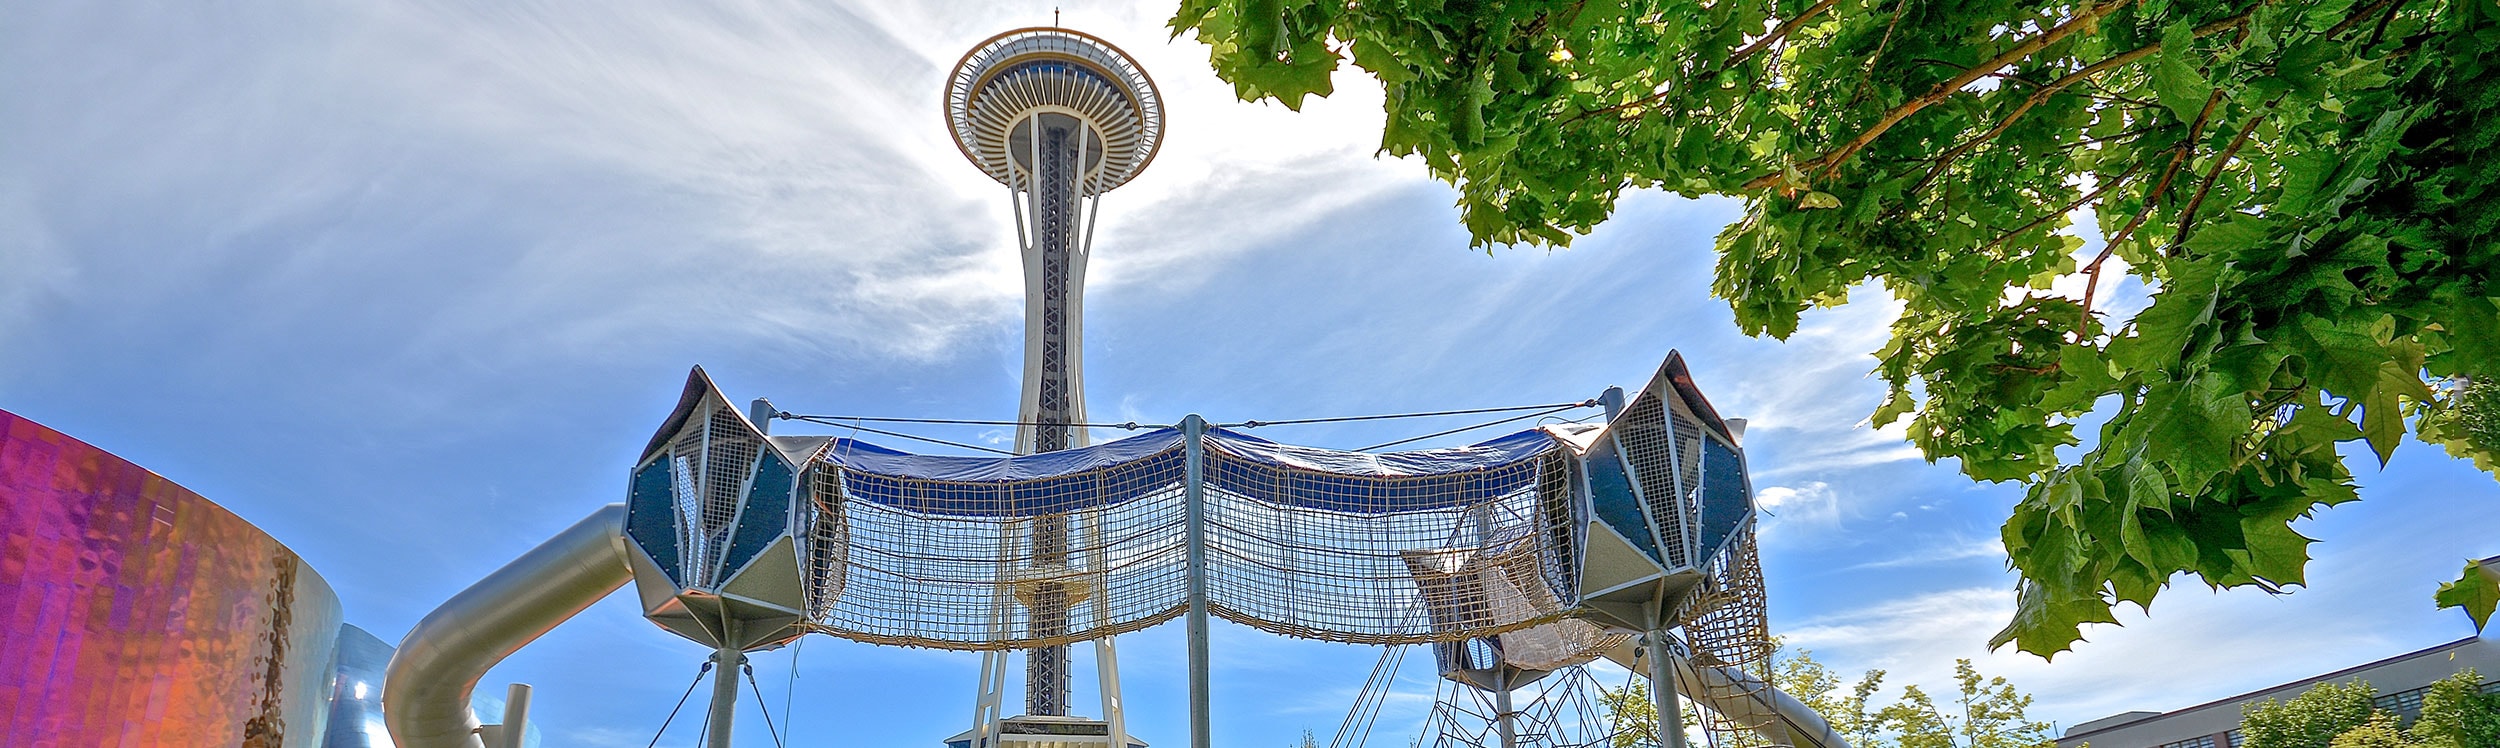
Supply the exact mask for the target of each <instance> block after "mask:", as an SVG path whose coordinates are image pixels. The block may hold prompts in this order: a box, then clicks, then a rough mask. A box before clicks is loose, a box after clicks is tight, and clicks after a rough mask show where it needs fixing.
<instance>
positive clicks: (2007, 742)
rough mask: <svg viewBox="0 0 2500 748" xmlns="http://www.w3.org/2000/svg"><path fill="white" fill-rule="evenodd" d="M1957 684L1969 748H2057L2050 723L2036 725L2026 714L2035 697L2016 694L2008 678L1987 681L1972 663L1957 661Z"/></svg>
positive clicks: (1962, 731) (1965, 739)
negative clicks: (2055, 747)
mask: <svg viewBox="0 0 2500 748" xmlns="http://www.w3.org/2000/svg"><path fill="white" fill-rule="evenodd" d="M1953 680H1954V683H1955V684H1956V685H1959V686H1960V687H1961V691H1962V694H1961V696H1962V698H1961V702H1962V730H1961V733H1962V738H1963V740H1964V741H1965V742H1964V743H1963V745H1964V746H1967V748H2032V747H2033V746H2042V745H2054V744H2056V742H2057V740H2056V737H2055V736H2052V735H2050V734H2049V723H2047V722H2035V721H2032V720H2031V719H2030V718H2029V717H2028V716H2026V715H2025V714H2024V712H2026V711H2028V710H2029V709H2030V708H2031V696H2030V695H2029V694H2025V693H2023V692H2021V691H2017V690H2014V684H2012V683H2008V682H2006V680H2005V677H2004V676H1996V677H1992V678H1985V679H1983V678H1982V677H1981V676H1980V675H1979V670H1978V669H1977V668H1973V667H1971V664H1970V661H1969V660H1954V661H1953Z"/></svg>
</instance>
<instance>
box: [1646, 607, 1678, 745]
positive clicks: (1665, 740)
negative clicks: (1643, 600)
mask: <svg viewBox="0 0 2500 748" xmlns="http://www.w3.org/2000/svg"><path fill="white" fill-rule="evenodd" d="M1648 639H1649V641H1648V642H1647V645H1648V648H1649V690H1650V693H1651V694H1652V695H1654V696H1655V697H1656V698H1657V701H1658V745H1659V746H1660V747H1661V748H1684V700H1683V699H1682V698H1679V697H1678V696H1677V695H1676V692H1675V663H1674V662H1673V661H1670V660H1668V659H1667V658H1669V657H1674V656H1675V655H1673V654H1670V653H1669V649H1668V647H1667V630H1666V629H1651V630H1650V632H1649V635H1648Z"/></svg>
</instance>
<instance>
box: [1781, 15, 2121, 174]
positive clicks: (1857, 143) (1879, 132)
mask: <svg viewBox="0 0 2500 748" xmlns="http://www.w3.org/2000/svg"><path fill="white" fill-rule="evenodd" d="M2130 1H2131V0H2112V1H2111V2H2108V3H2105V4H2101V5H2086V6H2084V7H2083V8H2081V9H2079V10H2077V11H2076V12H2075V15H2074V16H2073V17H2072V18H2068V19H2066V22H2065V23H2061V24H2058V25H2057V26H2056V27H2055V28H2052V29H2049V30H2047V31H2044V32H2041V33H2038V34H2034V35H2032V36H2031V37H2030V38H2028V39H2024V40H2023V41H2022V43H2020V44H2016V45H2014V47H2013V48H2012V49H2008V50H2006V51H2005V52H2004V53H2003V54H1999V55H1997V56H1995V57H1992V58H1989V60H1988V61H1987V62H1983V63H1980V64H1978V65H1976V66H1973V67H1971V68H1970V69H1968V70H1964V71H1962V73H1961V74H1960V75H1956V76H1953V77H1952V78H1951V79H1948V80H1946V81H1945V82H1943V83H1938V84H1936V87H1935V88H1933V89H1930V90H1929V91H1928V92H1927V93H1926V94H1925V95H1922V96H1920V97H1918V98H1915V99H1911V100H1909V101H1908V102H1904V103H1903V104H1901V105H1900V106H1897V107H1893V108H1892V111H1889V112H1885V113H1884V116H1883V117H1881V118H1879V119H1877V120H1876V121H1875V125H1874V126H1872V127H1868V128H1867V129H1866V131H1865V132H1861V133H1858V136H1857V137H1855V138H1851V139H1849V142H1846V143H1843V144H1841V146H1840V147H1839V148H1835V149H1832V150H1831V151H1830V152H1828V153H1825V154H1823V155H1821V156H1817V157H1815V158H1813V159H1811V160H1808V161H1807V162H1806V163H1804V164H1800V165H1799V166H1801V167H1804V168H1808V169H1811V168H1823V169H1825V171H1826V173H1827V174H1828V173H1831V172H1835V171H1838V169H1839V166H1840V164H1842V163H1845V162H1847V161H1848V160H1849V157H1850V156H1854V155H1857V152H1858V150H1859V149H1862V148H1865V147H1866V146H1867V144H1869V143H1873V142H1875V139H1876V138H1878V137H1881V136H1883V134H1884V132H1885V131H1887V130H1891V129H1892V126H1893V125H1897V124H1900V123H1901V121H1902V120H1905V119H1908V118H1909V117H1910V115H1912V114H1917V113H1918V112H1919V110H1922V109H1926V108H1927V107H1929V106H1933V105H1935V104H1937V103H1939V102H1942V101H1944V100H1945V99H1947V98H1949V97H1951V96H1952V95H1953V93H1954V92H1955V91H1960V90H1962V87H1963V86H1967V85H1970V84H1971V82H1973V81H1977V80H1979V79H1980V78H1982V77H1984V76H1986V75H1988V74H1989V73H1993V72H1996V71H1998V70H2003V69H2005V68H2006V66H2009V65H2012V64H2014V63H2017V62H2021V61H2022V60H2023V58H2026V57H2030V56H2031V55H2032V54H2033V53H2035V52H2038V51H2040V50H2042V49H2046V48H2048V46H2049V45H2051V44H2056V43H2058V42H2060V41H2064V40H2065V39H2066V37H2069V36H2073V35H2075V34H2076V33H2077V32H2080V31H2083V30H2084V29H2086V28H2090V27H2094V26H2097V25H2098V24H2099V23H2100V20H2101V18H2102V17H2103V16H2107V15H2109V14H2110V13H2113V12H2116V11H2117V10H2118V9H2119V8H2122V7H2125V6H2126V5H2127V3H2128V2H2130ZM1801 170H1802V169H1801ZM1781 178H1783V174H1782V173H1777V172H1775V173H1772V174H1766V175H1763V176H1760V177H1756V178H1754V180H1753V181H1750V182H1746V183H1745V189H1749V190H1752V189H1761V188H1763V187H1768V186H1770V185H1772V184H1773V183H1776V182H1777V181H1778V180H1780V179H1781Z"/></svg>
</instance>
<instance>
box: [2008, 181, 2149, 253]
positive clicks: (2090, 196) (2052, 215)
mask: <svg viewBox="0 0 2500 748" xmlns="http://www.w3.org/2000/svg"><path fill="white" fill-rule="evenodd" d="M2142 168H2144V162H2142V161H2138V162H2136V163H2135V165H2134V166H2129V167H2127V170H2126V171H2124V172H2120V173H2119V174H2118V178H2117V179H2112V180H2109V183H2108V184H2104V185H2101V186H2099V187H2095V188H2093V189H2092V191H2091V192H2089V193H2086V194H2085V195H2084V196H2082V197H2078V198H2075V201H2074V202H2070V203H2067V204H2066V207H2063V208H2059V209H2057V210H2054V211H2050V212H2049V214H2048V215H2044V216H2041V217H2040V218H2039V219H2038V220H2035V221H2032V222H2030V223H2027V224H2023V227H2022V228H2018V229H2015V230H2012V231H2008V232H2005V233H2004V234H2003V235H2000V236H1998V237H1997V238H1996V239H1995V240H1993V241H1990V242H1988V244H1987V246H1984V247H1980V248H1979V251H1980V252H1982V253H1985V252H1987V251H1988V250H1991V249H1996V248H1997V246H1998V245H2001V244H2004V243H2006V242H2007V241H2010V240H2012V239H2013V238H2014V237H2017V236H2021V235H2023V232H2026V231H2030V230H2032V229H2036V228H2039V227H2041V226H2045V225H2048V223H2049V222H2050V221H2054V220H2057V218H2058V217H2059V216H2063V215H2066V214H2068V213H2073V212H2075V209H2076V208H2080V207H2083V204H2084V203H2088V202H2092V201H2093V200H2095V199H2098V198H2100V196H2101V194H2102V193H2106V192H2108V191H2110V190H2114V189H2117V188H2118V185H2121V184H2126V182H2127V180H2128V179H2130V178H2133V177H2134V176H2135V172H2136V170H2138V169H2142Z"/></svg>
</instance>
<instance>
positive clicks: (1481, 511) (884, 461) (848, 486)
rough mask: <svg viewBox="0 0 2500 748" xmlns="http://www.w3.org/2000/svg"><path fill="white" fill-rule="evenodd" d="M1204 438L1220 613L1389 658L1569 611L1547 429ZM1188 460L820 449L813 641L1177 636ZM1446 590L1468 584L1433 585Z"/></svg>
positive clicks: (1131, 452)
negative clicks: (1376, 444)
mask: <svg viewBox="0 0 2500 748" xmlns="http://www.w3.org/2000/svg"><path fill="white" fill-rule="evenodd" d="M1204 439H1205V441H1204V442H1203V443H1204V445H1205V447H1206V448H1205V450H1204V452H1203V454H1204V457H1203V466H1204V476H1205V479H1204V495H1205V499H1206V522H1207V538H1208V546H1207V564H1208V568H1207V589H1208V607H1209V610H1210V611H1211V612H1212V613H1214V614H1215V615H1219V616H1222V617H1223V618H1225V619H1227V620H1231V621H1234V622H1237V623H1241V624H1243V625H1247V626H1252V627H1255V628H1259V629H1262V630H1265V631H1270V632H1273V633H1277V634H1282V635H1286V636H1294V637H1301V638H1311V639H1323V640H1330V641H1341V642H1353V643H1368V644H1392V643H1417V642H1429V641H1453V640H1460V639H1465V638H1468V637H1475V636H1486V635H1493V634H1500V633H1503V632H1506V631H1515V630H1520V629H1525V628H1528V627H1531V626H1535V625H1537V624H1539V623H1543V622H1547V621H1552V620H1556V619H1558V618H1560V617H1562V615H1563V614H1564V613H1565V612H1566V610H1567V606H1568V603H1569V602H1570V601H1569V600H1568V593H1567V592H1559V591H1558V590H1557V588H1556V587H1555V586H1554V584H1553V580H1552V579H1551V577H1552V574H1551V572H1552V571H1553V570H1555V569H1557V568H1559V567H1560V566H1561V564H1560V563H1559V561H1558V557H1559V555H1560V553H1559V551H1558V549H1557V548H1554V547H1552V544H1551V543H1550V542H1548V540H1549V539H1550V538H1553V537H1555V535H1554V534H1553V533H1550V532H1541V531H1540V530H1541V529H1542V528H1546V527H1547V526H1548V525H1552V524H1555V523H1557V522H1563V521H1565V520H1563V519H1561V518H1558V517H1555V516H1552V513H1551V511H1549V510H1548V509H1546V508H1545V507H1543V506H1541V504H1540V502H1539V501H1538V491H1537V483H1538V481H1537V478H1538V474H1539V470H1540V458H1544V457H1546V456H1548V454H1549V453H1551V452H1553V451H1554V449H1555V448H1554V443H1553V440H1552V439H1551V438H1550V437H1548V436H1546V435H1545V434H1544V433H1542V432H1538V431H1527V432H1521V433H1519V434H1513V435H1511V436H1507V437H1503V438H1501V439H1496V440H1493V441H1490V442H1485V443H1483V444H1478V445H1474V446H1469V447H1459V448H1454V449H1441V450H1421V451H1414V452H1399V453H1388V454H1378V455H1374V454H1364V453H1356V452H1343V451H1338V450H1325V449H1316V448H1310V447H1298V446H1291V445H1284V444H1278V443H1275V442H1269V441H1266V440H1262V439H1257V438H1255V437H1249V436H1245V435H1242V434H1238V433H1234V432H1230V431H1225V430H1222V429H1215V430H1211V431H1210V432H1208V433H1207V435H1206V436H1205V437H1204ZM1185 450H1186V444H1185V438H1184V436H1183V435H1182V434H1181V433H1180V432H1179V431H1176V430H1171V429H1163V430H1158V431H1155V432H1151V433H1148V434H1144V435H1141V436H1137V437H1132V438H1130V439H1124V440H1121V441H1117V442H1112V443H1110V444H1105V445H1101V446H1097V447H1089V448H1086V449H1079V450H1068V451H1063V452H1053V453H1047V454H1043V455H1031V456H1022V457H1009V458H972V457H940V456H927V455H909V454H905V453H901V452H896V451H893V450H888V449H884V448H881V447H877V446H874V445H870V444H867V443H864V442H858V441H855V440H849V439H832V440H827V441H825V442H824V444H823V446H822V447H820V448H819V449H818V451H817V452H816V453H815V455H814V456H813V458H812V465H811V468H810V470H811V472H812V473H813V474H814V485H815V486H816V490H814V491H813V492H812V493H813V495H814V501H815V512H816V517H817V519H816V520H815V522H814V525H813V526H814V528H815V533H814V535H816V536H817V537H818V540H817V542H816V543H815V544H814V546H815V547H816V548H820V549H826V550H827V551H828V552H827V553H824V554H822V555H821V556H819V557H818V558H817V560H816V561H815V563H812V564H811V565H810V568H811V571H812V573H813V574H814V575H815V576H816V578H815V579H813V580H810V581H811V584H812V587H811V589H812V591H814V592H816V593H818V594H816V595H813V596H812V597H813V599H812V600H811V604H810V606H809V610H808V615H809V618H810V619H811V621H812V623H813V628H814V630H817V631H822V632H825V633H829V634H833V635H836V636H841V637H845V638H850V639H855V640H860V641H869V642H877V643H886V644H901V645H907V646H921V647H937V648H945V649H971V650H989V649H1022V648H1028V647H1037V646H1051V645H1056V644H1065V643H1071V642H1078V641H1088V640H1092V639H1096V638H1100V637H1104V636H1111V635H1116V634H1121V633H1126V632H1129V631H1135V630H1138V629H1142V628H1145V627H1148V626H1152V625H1155V624H1157V623H1160V622H1162V621H1165V620H1169V619H1171V618H1173V617H1174V616H1177V615H1179V614H1180V613H1181V612H1182V611H1183V609H1184V608H1185V607H1186V606H1187V602H1188V601H1187V595H1186V592H1187V589H1186V587H1187V582H1188V579H1187V566H1186V558H1187V553H1188V547H1187V515H1188V505H1187V499H1188V496H1187V494H1188V492H1187V486H1186V480H1187V461H1186V457H1185ZM1046 535H1047V536H1064V538H1065V543H1064V548H1065V549H1066V552H1065V555H1064V556H1062V555H1059V554H1057V553H1050V554H1040V553H1036V552H1035V545H1036V544H1035V543H1034V539H1035V538H1037V537H1045V536H1046ZM837 549H838V550H837ZM1453 576H1466V577H1469V578H1470V580H1471V581H1472V582H1475V583H1470V584H1441V585H1437V586H1435V585H1433V584H1432V583H1433V581H1435V580H1443V579H1446V578H1449V577H1453ZM1419 580H1424V583H1423V585H1419ZM1427 586H1430V587H1432V589H1430V590H1428V589H1427ZM1045 591H1049V592H1051V593H1052V594H1064V595H1065V598H1066V605H1067V610H1068V616H1067V621H1066V626H1065V627H1064V628H1059V627H1056V626H1053V627H1048V628H1036V627H1035V626H1034V624H1033V616H1031V615H1030V613H1029V611H1030V609H1031V608H1033V607H1034V606H1035V605H1036V604H1037V603H1040V602H1043V601H1039V600H1037V599H1036V596H1037V595H1038V594H1041V593H1044V592H1045ZM827 593H830V594H827ZM1427 596H1429V597H1431V598H1432V602H1433V604H1432V605H1429V606H1425V605H1423V603H1424V602H1425V598H1426V597H1427ZM1423 607H1429V608H1431V609H1432V610H1434V611H1435V612H1436V614H1435V615H1434V616H1432V617H1431V620H1430V624H1431V625H1430V626H1429V627H1423V626H1419V625H1418V624H1419V623H1421V622H1422V621H1421V620H1420V617H1418V616H1416V615H1414V612H1415V611H1416V610H1418V609H1419V608H1423ZM1441 611H1460V612H1459V613H1457V614H1453V615H1443V614H1441Z"/></svg>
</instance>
